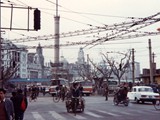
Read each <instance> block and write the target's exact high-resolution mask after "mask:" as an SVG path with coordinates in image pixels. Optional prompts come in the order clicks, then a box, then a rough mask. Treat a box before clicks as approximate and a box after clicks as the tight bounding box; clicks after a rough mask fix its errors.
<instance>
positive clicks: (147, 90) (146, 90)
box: [138, 88, 153, 92]
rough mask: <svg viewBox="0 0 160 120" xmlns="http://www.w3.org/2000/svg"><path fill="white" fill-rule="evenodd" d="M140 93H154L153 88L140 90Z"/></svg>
mask: <svg viewBox="0 0 160 120" xmlns="http://www.w3.org/2000/svg"><path fill="white" fill-rule="evenodd" d="M138 91H139V92H153V90H152V88H139V89H138Z"/></svg>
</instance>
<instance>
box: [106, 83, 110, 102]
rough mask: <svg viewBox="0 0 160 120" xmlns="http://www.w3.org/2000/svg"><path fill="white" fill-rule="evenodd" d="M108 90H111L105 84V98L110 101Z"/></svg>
mask: <svg viewBox="0 0 160 120" xmlns="http://www.w3.org/2000/svg"><path fill="white" fill-rule="evenodd" d="M108 92H109V90H108V85H106V86H105V98H106V99H105V100H106V101H108Z"/></svg>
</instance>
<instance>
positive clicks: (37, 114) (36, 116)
mask: <svg viewBox="0 0 160 120" xmlns="http://www.w3.org/2000/svg"><path fill="white" fill-rule="evenodd" d="M32 114H33V117H34V118H35V119H36V120H45V119H44V118H43V117H42V116H41V115H40V114H39V113H38V112H32Z"/></svg>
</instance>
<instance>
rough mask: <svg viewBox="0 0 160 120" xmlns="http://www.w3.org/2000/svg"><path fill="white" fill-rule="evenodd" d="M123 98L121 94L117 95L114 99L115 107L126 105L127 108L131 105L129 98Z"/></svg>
mask: <svg viewBox="0 0 160 120" xmlns="http://www.w3.org/2000/svg"><path fill="white" fill-rule="evenodd" d="M122 98H123V97H121V95H120V94H117V93H115V94H114V98H113V103H114V105H119V104H124V105H125V106H128V105H129V98H128V97H125V98H123V99H122Z"/></svg>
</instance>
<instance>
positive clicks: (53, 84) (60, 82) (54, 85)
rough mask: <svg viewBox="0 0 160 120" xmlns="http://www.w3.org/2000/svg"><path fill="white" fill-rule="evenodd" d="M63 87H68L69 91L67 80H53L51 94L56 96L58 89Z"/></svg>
mask: <svg viewBox="0 0 160 120" xmlns="http://www.w3.org/2000/svg"><path fill="white" fill-rule="evenodd" d="M59 85H62V86H66V87H67V88H68V89H69V82H68V80H67V79H64V78H59V79H51V86H50V87H49V94H51V95H52V96H54V95H55V94H56V92H57V91H56V87H57V86H59Z"/></svg>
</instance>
